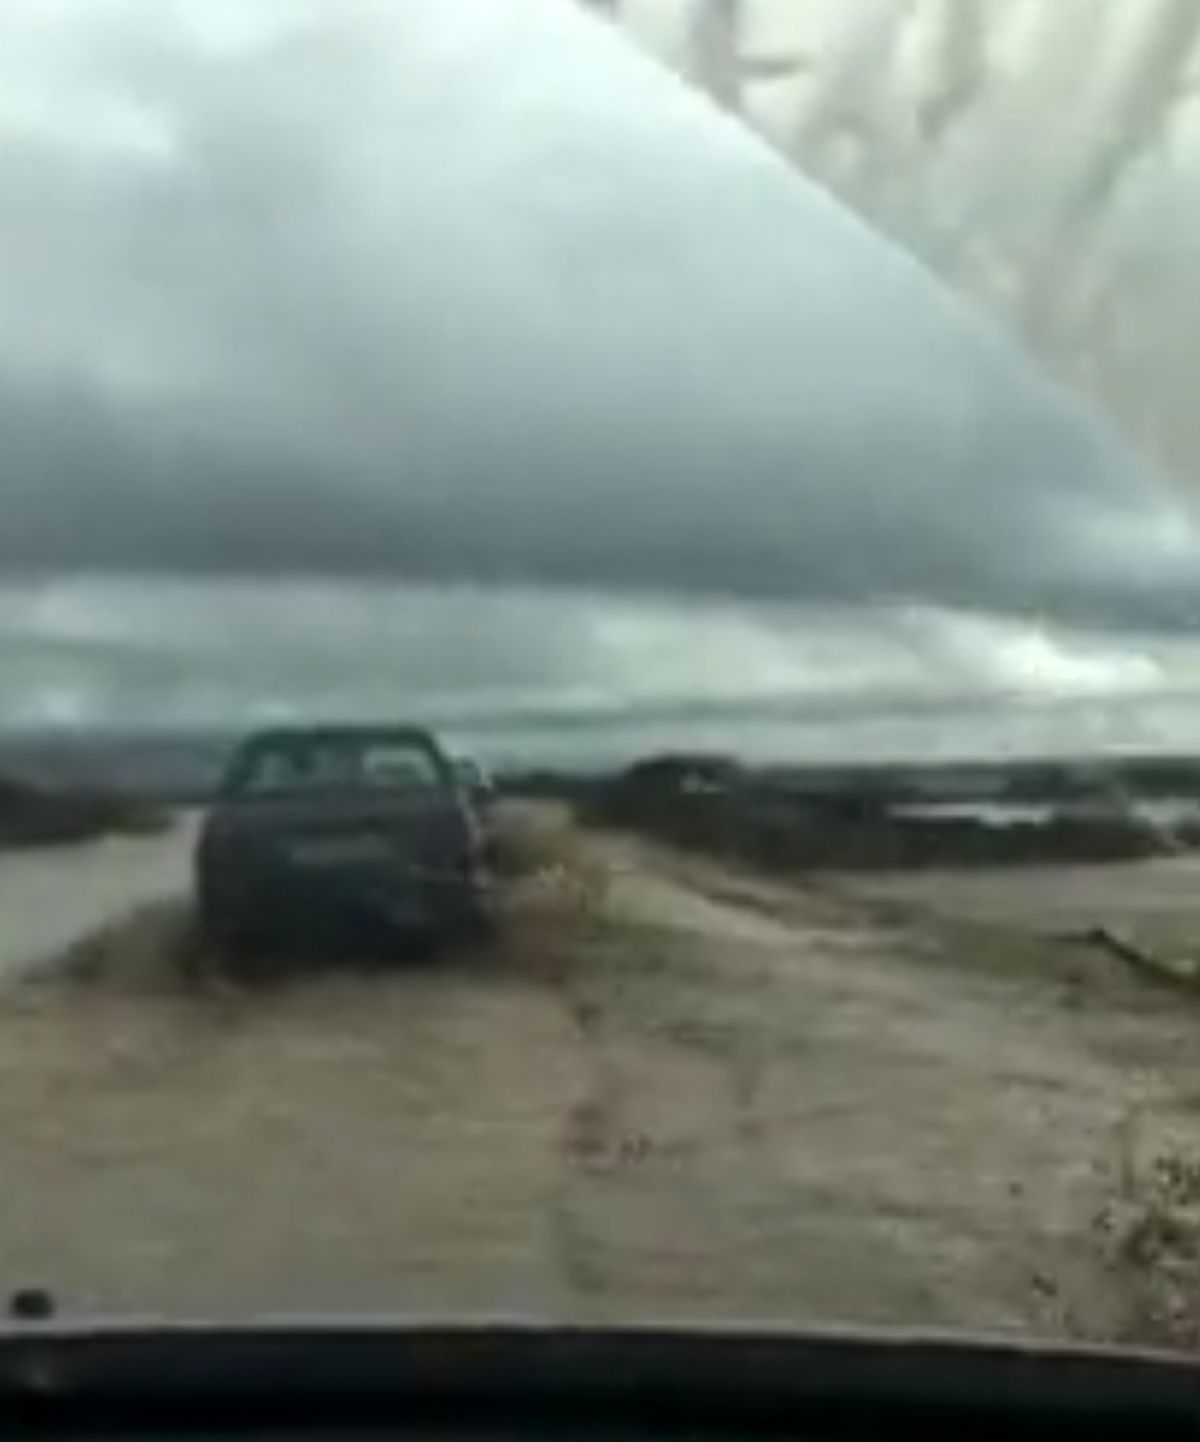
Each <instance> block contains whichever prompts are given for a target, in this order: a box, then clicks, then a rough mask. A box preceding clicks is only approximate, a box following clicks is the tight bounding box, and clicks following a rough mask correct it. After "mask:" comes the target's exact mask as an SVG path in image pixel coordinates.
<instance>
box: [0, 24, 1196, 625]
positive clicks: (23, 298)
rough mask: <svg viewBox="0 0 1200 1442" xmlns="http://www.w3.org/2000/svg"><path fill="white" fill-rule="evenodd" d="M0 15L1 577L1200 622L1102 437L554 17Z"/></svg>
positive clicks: (650, 80)
mask: <svg viewBox="0 0 1200 1442" xmlns="http://www.w3.org/2000/svg"><path fill="white" fill-rule="evenodd" d="M100 9H102V10H103V13H104V17H105V19H104V23H103V24H101V23H100V22H99V20H98V19H97V11H98V10H100ZM6 32H7V34H6ZM0 39H7V40H8V42H9V45H8V46H7V47H6V48H7V50H8V52H9V53H10V54H11V55H12V56H13V57H14V59H13V66H14V71H15V73H16V74H17V75H18V77H19V79H18V81H17V83H16V85H15V89H14V90H13V91H12V93H5V94H0V437H3V444H4V456H5V467H4V473H3V478H2V480H0V487H2V490H0V496H2V500H3V507H4V524H3V527H2V528H0V564H3V565H5V566H8V567H13V568H23V569H27V570H36V569H39V568H44V569H60V568H84V569H93V570H115V571H131V570H133V571H144V572H150V571H154V572H159V573H162V572H167V573H191V574H199V575H204V574H215V575H222V574H242V575H246V576H259V577H261V576H264V575H270V574H279V575H287V574H293V573H309V574H317V575H319V574H326V575H343V576H349V575H359V576H362V575H374V576H379V577H388V578H401V579H409V580H411V579H455V580H462V579H468V580H469V579H475V580H485V581H512V580H514V579H519V580H522V581H534V582H542V583H549V582H555V583H562V584H579V583H582V584H597V585H605V586H614V585H615V586H630V585H641V586H655V587H658V588H668V589H669V588H676V589H690V590H711V591H724V592H732V593H744V594H763V595H786V596H791V597H797V598H813V599H861V598H869V597H873V596H875V597H877V596H881V595H896V594H899V595H906V596H915V597H923V598H929V599H932V600H937V601H942V602H947V603H951V604H959V605H971V606H976V607H992V608H996V609H1023V610H1038V611H1055V610H1057V611H1060V612H1062V613H1064V614H1069V615H1073V616H1077V617H1078V616H1083V617H1087V618H1094V619H1097V620H1101V621H1106V622H1109V623H1113V624H1134V623H1139V624H1140V623H1157V624H1168V623H1175V622H1177V621H1180V620H1185V619H1188V618H1190V616H1191V615H1192V613H1193V600H1194V598H1195V596H1196V595H1197V594H1198V588H1197V584H1196V579H1195V578H1196V574H1197V558H1196V552H1195V550H1194V548H1193V544H1192V539H1191V535H1190V532H1189V531H1188V529H1187V526H1186V523H1185V522H1184V520H1183V519H1182V517H1181V516H1180V515H1179V514H1178V513H1177V512H1176V510H1175V509H1173V506H1172V504H1171V503H1170V502H1169V501H1168V500H1167V499H1166V498H1165V496H1164V495H1163V494H1161V493H1159V492H1158V491H1156V490H1154V489H1152V487H1151V484H1150V482H1149V481H1148V480H1147V479H1146V477H1145V476H1144V475H1143V474H1142V473H1141V472H1140V471H1139V470H1138V469H1137V467H1136V466H1135V465H1134V464H1133V463H1132V462H1131V461H1130V459H1129V458H1128V457H1127V456H1126V455H1124V454H1123V453H1122V452H1121V451H1119V450H1118V449H1117V448H1116V447H1115V445H1114V444H1113V443H1112V442H1111V441H1110V440H1109V439H1108V437H1107V436H1105V435H1103V434H1102V433H1101V432H1100V431H1099V430H1098V429H1097V428H1096V427H1094V426H1093V425H1092V424H1091V423H1090V422H1089V421H1087V420H1086V419H1084V418H1082V417H1081V415H1080V414H1078V413H1076V412H1075V411H1074V410H1073V409H1071V408H1070V407H1069V406H1067V405H1066V404H1065V403H1063V402H1061V401H1060V400H1059V399H1058V398H1057V397H1055V396H1054V395H1052V394H1050V393H1049V392H1048V391H1047V390H1046V389H1045V388H1044V387H1043V386H1042V385H1041V384H1040V383H1039V382H1038V381H1037V380H1036V379H1035V378H1034V377H1033V376H1032V375H1031V374H1030V373H1029V372H1027V370H1026V369H1025V367H1024V366H1023V364H1022V363H1021V361H1020V360H1019V358H1017V357H1016V356H1015V355H1014V354H1013V353H1011V352H1009V351H1008V350H1007V349H1006V348H1005V347H1004V346H1003V345H1002V344H1001V343H1000V342H999V341H997V340H996V339H995V338H993V337H992V336H990V335H988V334H987V333H985V332H984V331H982V330H981V329H980V328H979V327H977V326H976V325H975V324H974V323H973V322H972V321H971V320H969V319H968V318H967V317H966V316H965V315H964V314H963V313H962V312H961V311H960V310H958V309H957V308H956V306H955V305H954V303H953V302H951V301H950V300H948V299H947V298H946V297H944V296H943V295H942V294H941V293H939V292H938V291H936V290H935V289H934V287H933V286H932V285H931V284H930V283H929V282H927V281H926V279H925V278H924V277H923V276H922V275H920V274H919V273H918V272H917V271H916V270H915V269H914V268H912V267H911V266H910V265H909V264H908V263H907V262H906V261H904V260H903V259H901V258H900V257H899V256H897V255H895V254H893V253H890V252H888V251H887V250H885V249H884V247H883V246H882V245H881V244H880V243H878V242H876V241H875V240H874V239H873V238H871V237H870V236H869V235H868V234H866V233H865V232H864V231H862V230H861V229H860V228H858V227H857V226H856V225H855V224H854V223H853V222H851V221H849V220H848V219H846V218H845V217H844V216H842V215H841V214H840V213H839V212H837V211H836V210H835V209H834V208H833V207H832V206H831V205H830V204H829V203H828V202H827V201H826V200H825V199H824V198H823V197H821V196H820V195H819V194H818V193H816V192H815V191H813V190H811V189H809V188H807V187H806V186H805V185H804V183H803V182H802V181H796V180H794V179H793V178H792V177H791V176H790V175H789V174H788V173H787V172H786V171H785V170H784V169H783V168H782V167H781V166H779V165H777V164H776V163H775V162H774V161H773V160H771V159H769V158H768V157H766V156H765V155H760V154H759V153H758V152H757V151H756V150H755V149H754V147H753V144H752V142H750V141H748V140H745V139H743V137H741V136H740V135H739V134H737V133H736V132H735V131H734V130H733V129H732V128H728V127H726V125H725V124H724V123H723V122H722V121H721V120H720V119H718V118H717V117H715V116H710V115H708V114H707V113H706V112H705V111H704V109H703V107H702V106H701V105H700V103H699V102H696V101H694V100H693V99H692V98H691V97H689V96H687V95H685V94H684V93H682V92H681V91H677V90H675V89H673V88H672V86H671V85H670V83H669V82H667V81H665V80H663V79H662V78H661V77H659V76H657V74H656V73H655V72H653V71H652V70H651V69H650V68H649V67H647V68H643V67H642V65H641V63H640V62H638V61H636V60H635V59H633V58H632V57H626V56H625V55H623V54H622V53H621V51H620V49H619V48H618V42H617V41H615V40H614V39H613V38H612V37H610V36H608V35H606V34H605V33H604V32H602V31H600V30H598V29H597V30H595V31H594V32H593V31H592V30H590V29H589V28H588V25H587V22H584V21H581V20H580V19H579V18H578V17H577V16H575V15H573V14H571V13H569V10H568V7H566V6H562V7H559V6H557V5H554V4H550V3H546V4H544V5H541V6H539V5H536V4H529V3H526V0H521V3H516V0H494V3H490V4H481V3H478V0H454V3H450V0H445V3H439V4H438V5H437V6H420V7H416V6H395V5H387V4H384V3H382V0H379V3H374V0H348V3H345V4H339V5H337V6H332V5H327V4H322V5H317V4H310V3H304V0H294V3H289V4H284V3H283V0H238V4H237V5H236V6H230V5H220V4H218V5H212V6H209V5H201V4H195V5H187V4H184V3H167V0H108V3H107V4H106V5H105V6H104V7H98V6H96V5H95V4H94V3H93V0H86V3H85V0H63V3H59V4H56V5H54V6H53V7H44V6H42V5H41V4H40V3H37V0H25V3H11V4H10V5H9V6H8V7H6V9H5V12H4V15H3V16H2V17H0Z"/></svg>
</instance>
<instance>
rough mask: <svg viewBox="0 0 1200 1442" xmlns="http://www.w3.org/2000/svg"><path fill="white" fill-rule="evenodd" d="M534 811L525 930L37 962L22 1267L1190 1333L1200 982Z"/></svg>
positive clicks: (135, 1285) (176, 1294) (99, 1282)
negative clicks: (248, 983)
mask: <svg viewBox="0 0 1200 1442" xmlns="http://www.w3.org/2000/svg"><path fill="white" fill-rule="evenodd" d="M528 819H529V818H527V820H528ZM534 821H535V823H536V825H535V829H536V830H537V832H538V840H537V846H538V848H540V851H539V855H540V857H541V859H542V860H543V861H544V862H546V863H547V866H546V867H545V868H544V869H542V870H540V871H536V872H534V873H532V874H530V875H528V876H526V877H525V878H524V879H523V880H522V881H520V882H519V883H517V884H515V885H514V887H513V891H512V895H511V898H510V912H511V917H510V927H509V940H508V942H507V944H506V945H505V946H504V947H503V948H501V950H500V951H499V952H497V953H492V954H480V955H478V956H473V957H459V958H454V959H448V960H443V961H442V962H440V963H434V964H422V965H419V966H418V965H414V966H412V967H410V968H407V969H405V970H403V971H399V972H392V973H389V974H384V975H355V974H351V975H345V974H343V975H339V976H336V977H324V978H319V977H308V978H304V979H298V980H296V981H293V982H292V983H289V984H287V985H281V986H279V987H276V988H273V989H270V990H267V991H253V992H247V991H237V990H234V991H228V990H226V989H218V990H215V991H212V990H206V991H200V992H196V991H195V990H191V989H188V988H187V987H186V986H184V985H183V984H182V983H181V982H180V981H179V979H178V977H177V976H176V975H175V974H173V973H172V972H171V971H170V970H169V968H165V967H164V968H163V969H161V971H160V972H159V973H158V974H157V978H156V979H155V978H154V977H152V976H148V975H147V974H146V973H145V972H144V971H139V970H135V971H133V972H128V971H125V970H124V969H123V967H122V965H121V964H120V957H119V956H117V955H116V954H115V953H114V955H113V957H110V958H109V960H110V961H113V962H114V964H113V965H111V966H101V967H100V968H99V969H98V971H97V972H96V973H95V975H94V977H93V979H92V980H91V981H89V982H86V983H84V982H78V981H77V982H74V983H65V982H62V981H46V982H44V983H42V984H39V985H36V986H24V987H20V988H17V989H15V990H13V991H12V992H11V994H10V995H9V998H8V1000H7V1002H5V1003H4V1005H3V1009H2V1010H0V1030H2V1032H3V1045H0V1165H2V1167H3V1174H4V1177H5V1186H4V1189H3V1196H2V1197H0V1276H3V1277H4V1278H5V1279H7V1280H8V1281H9V1282H11V1283H12V1284H13V1285H16V1284H21V1283H29V1282H32V1281H39V1282H42V1283H45V1284H48V1285H50V1286H51V1287H53V1288H55V1289H57V1290H58V1291H60V1292H61V1294H62V1297H63V1300H64V1303H65V1305H66V1306H67V1307H69V1308H72V1309H79V1310H83V1311H97V1310H98V1311H106V1312H111V1311H131V1310H132V1311H141V1312H144V1311H156V1310H157V1311H166V1312H169V1313H172V1314H180V1313H197V1312H199V1313H206V1314H219V1315H229V1314H235V1315H241V1314H245V1313H248V1312H259V1311H264V1310H267V1311H291V1310H296V1309H306V1310H312V1309H320V1310H326V1311H328V1310H333V1311H355V1312H361V1311H364V1310H365V1311H376V1312H378V1311H388V1312H394V1311H401V1312H405V1313H414V1312H415V1313H429V1312H438V1313H444V1312H448V1311H449V1312H456V1311H461V1310H463V1309H466V1310H470V1311H472V1312H478V1311H487V1312H493V1313H494V1312H506V1313H511V1312H517V1313H522V1314H537V1315H541V1316H551V1317H559V1318H598V1319H615V1318H624V1317H633V1316H636V1317H676V1318H689V1319H694V1318H709V1319H711V1318H730V1317H734V1318H740V1319H773V1320H789V1321H813V1320H820V1321H823V1322H829V1321H846V1322H860V1323H878V1324H885V1325H902V1326H910V1327H911V1326H920V1327H927V1326H932V1327H939V1328H940V1327H949V1328H959V1327H969V1328H972V1329H984V1330H989V1331H1005V1330H1011V1331H1018V1332H1030V1331H1033V1332H1038V1333H1043V1334H1053V1335H1057V1336H1064V1335H1065V1336H1072V1337H1080V1336H1087V1337H1099V1338H1109V1337H1138V1338H1146V1337H1153V1338H1156V1339H1160V1340H1161V1339H1162V1338H1164V1337H1169V1338H1170V1339H1172V1340H1187V1338H1186V1337H1185V1331H1186V1328H1187V1326H1188V1325H1189V1321H1188V1318H1187V1317H1186V1316H1185V1315H1183V1314H1182V1312H1181V1310H1180V1309H1181V1307H1182V1304H1181V1303H1179V1302H1178V1295H1177V1286H1176V1283H1177V1282H1178V1280H1179V1279H1178V1277H1177V1276H1176V1273H1175V1270H1174V1269H1175V1268H1176V1267H1177V1264H1178V1265H1182V1263H1181V1261H1180V1258H1179V1257H1178V1256H1177V1255H1176V1251H1177V1250H1178V1248H1175V1250H1173V1247H1174V1243H1173V1242H1172V1240H1171V1238H1172V1237H1174V1238H1176V1240H1177V1233H1176V1232H1171V1233H1170V1235H1169V1236H1166V1237H1165V1240H1164V1237H1160V1236H1159V1235H1158V1233H1157V1232H1155V1230H1154V1227H1155V1226H1157V1224H1158V1222H1159V1221H1160V1220H1161V1216H1160V1214H1161V1215H1162V1216H1165V1217H1166V1219H1167V1220H1168V1221H1170V1222H1171V1223H1172V1224H1175V1223H1178V1225H1179V1226H1183V1225H1184V1223H1185V1222H1186V1216H1185V1213H1186V1211H1187V1205H1188V1198H1187V1197H1186V1196H1182V1195H1176V1194H1175V1193H1169V1189H1168V1191H1164V1190H1163V1189H1162V1187H1160V1186H1159V1181H1160V1178H1161V1175H1162V1174H1163V1173H1162V1165H1161V1163H1162V1160H1163V1158H1175V1159H1181V1158H1182V1159H1183V1160H1184V1162H1186V1161H1187V1159H1188V1158H1190V1157H1191V1156H1193V1155H1200V1127H1198V1125H1197V1121H1196V1116H1195V1113H1196V1107H1195V1098H1196V1097H1197V1096H1198V1095H1200V1052H1198V1049H1197V1048H1196V1046H1195V1036H1194V1032H1195V1026H1196V1023H1197V1020H1198V1018H1197V1016H1196V1015H1195V1013H1194V1012H1192V1011H1191V1010H1190V1009H1189V1008H1187V1007H1186V1006H1181V1005H1180V1003H1179V1001H1178V999H1177V998H1175V997H1173V996H1167V995H1164V994H1162V993H1159V992H1157V991H1155V990H1154V989H1153V988H1147V987H1146V986H1145V985H1144V984H1143V983H1142V982H1140V981H1139V980H1138V979H1137V978H1136V977H1132V976H1130V975H1127V974H1125V973H1123V972H1122V971H1121V970H1120V968H1119V967H1117V966H1115V964H1111V963H1107V962H1105V961H1104V959H1102V958H1095V957H1090V956H1084V955H1081V954H1079V953H1077V952H1075V951H1072V950H1071V949H1070V948H1063V947H1061V946H1060V947H1051V946H1049V945H1047V944H1045V943H1041V942H1038V941H1036V940H1032V939H1028V938H1022V937H1020V936H1017V935H1015V934H1009V933H1007V932H1006V933H1004V934H1003V935H1001V934H1000V933H998V932H993V931H990V930H988V929H987V928H985V927H982V926H980V927H978V928H976V929H975V930H973V931H971V932H970V933H969V934H968V933H967V932H964V931H963V930H961V929H958V930H956V929H953V928H952V929H949V930H947V929H945V928H943V927H941V926H940V925H938V924H935V923H934V922H932V921H931V922H929V923H928V924H926V923H923V922H914V920H913V919H912V917H911V916H905V917H904V918H903V919H897V918H895V917H889V916H888V915H887V914H886V908H884V910H883V911H880V909H879V908H878V907H870V906H866V905H860V904H859V903H858V902H857V901H856V900H854V899H853V898H846V897H844V896H840V895H834V894H830V893H829V892H828V891H827V890H824V889H812V890H800V889H795V888H790V887H786V886H774V885H771V884H768V883H765V882H762V881H758V880H754V879H751V878H747V877H740V876H736V875H733V874H731V873H729V872H727V871H725V870H723V869H722V868H720V867H718V866H716V865H715V864H714V865H709V864H707V863H702V862H697V861H693V860H683V859H681V858H678V857H675V856H672V855H670V854H668V853H665V852H661V851H657V850H654V849H652V848H650V847H648V846H645V845H643V844H641V843H637V842H634V841H631V840H626V839H620V838H603V839H601V838H587V837H582V836H580V835H578V834H576V833H574V832H573V831H571V829H570V828H569V827H568V826H567V825H566V823H565V822H564V821H561V820H559V819H556V818H554V817H552V816H551V815H549V814H548V813H545V812H542V813H538V814H537V815H536V817H535V818H534ZM162 921H163V918H161V917H160V918H159V919H158V922H155V923H152V924H160V923H162ZM148 924H150V923H148ZM143 941H144V938H143ZM968 943H969V944H968ZM1156 1188H1157V1190H1156ZM1181 1218H1182V1220H1181Z"/></svg>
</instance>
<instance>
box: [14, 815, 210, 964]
mask: <svg viewBox="0 0 1200 1442" xmlns="http://www.w3.org/2000/svg"><path fill="white" fill-rule="evenodd" d="M195 828H196V822H195V818H194V817H192V816H190V815H181V816H180V817H179V818H178V819H177V820H176V822H175V823H174V825H173V826H172V827H171V828H170V829H169V830H168V831H166V832H165V833H163V834H161V835H154V836H111V837H105V838H103V839H102V840H99V841H85V842H80V843H79V844H77V845H66V846H41V847H33V848H30V849H29V850H0V979H3V978H4V977H6V976H7V977H11V976H12V975H13V974H14V973H16V972H19V971H22V970H26V969H28V968H30V967H37V966H38V965H40V964H41V963H42V962H43V961H45V960H46V959H47V958H51V957H54V956H56V955H58V954H60V953H61V952H62V951H64V950H65V949H66V948H68V947H69V946H71V945H72V944H73V943H74V942H75V941H76V940H78V939H79V938H80V937H84V936H88V935H90V934H91V933H93V932H95V931H98V930H100V929H101V928H103V927H105V926H107V925H110V924H113V923H119V922H121V921H122V919H123V918H124V917H126V916H128V914H129V913H130V911H132V910H134V909H135V908H137V907H139V906H143V905H147V904H153V903H157V902H160V901H161V900H163V899H164V898H169V897H178V898H181V897H184V896H186V894H187V889H188V885H189V883H190V858H191V845H192V839H193V837H194V835H195Z"/></svg>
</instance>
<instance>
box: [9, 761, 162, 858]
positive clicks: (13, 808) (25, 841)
mask: <svg viewBox="0 0 1200 1442" xmlns="http://www.w3.org/2000/svg"><path fill="white" fill-rule="evenodd" d="M164 825H166V816H165V813H163V812H161V811H159V810H157V809H156V808H154V807H151V806H149V805H147V804H146V803H144V802H140V801H134V800H131V799H129V798H127V797H123V796H119V795H117V794H115V793H111V792H104V791H95V790H82V789H80V790H55V789H51V788H49V787H43V786H38V785H34V784H33V783H32V782H28V781H18V780H14V779H12V778H11V777H4V776H0V846H51V845H62V844H66V843H70V842H76V841H90V840H92V839H94V838H96V837H99V836H107V835H112V834H114V833H117V834H119V833H125V834H140V833H144V832H147V831H155V830H158V829H160V828H161V827H163V826H164Z"/></svg>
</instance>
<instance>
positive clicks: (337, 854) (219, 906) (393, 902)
mask: <svg viewBox="0 0 1200 1442" xmlns="http://www.w3.org/2000/svg"><path fill="white" fill-rule="evenodd" d="M196 891H197V906H198V912H199V920H200V924H201V928H202V931H203V933H204V935H205V936H206V938H208V939H209V940H211V941H213V942H214V943H216V945H217V946H218V948H219V949H221V950H222V951H225V952H234V953H237V952H248V951H251V950H256V949H258V948H260V947H261V946H263V945H266V944H269V943H277V942H282V941H288V942H297V941H299V942H304V943H310V944H311V943H320V944H322V945H331V944H339V945H340V944H343V943H347V942H354V943H356V944H357V943H361V942H370V943H379V942H383V943H387V942H394V941H401V940H403V941H414V940H420V941H423V942H429V941H434V940H440V939H450V938H464V939H465V938H468V937H477V936H480V935H482V934H484V933H485V932H486V931H487V930H488V929H489V920H490V914H491V913H490V907H489V888H488V877H487V874H486V867H485V862H484V846H483V837H482V834H481V829H480V826H479V822H478V819H477V817H476V815H475V813H474V810H473V808H472V807H471V805H470V803H469V802H468V801H467V799H466V798H465V797H464V796H463V794H462V789H461V787H460V786H459V785H458V784H457V779H456V777H455V774H454V771H453V768H452V766H451V763H450V762H449V760H448V759H447V757H446V756H445V754H444V753H443V751H442V749H441V748H440V746H439V745H438V743H437V741H436V740H435V739H434V737H433V736H432V735H430V734H429V733H428V732H427V731H424V730H421V729H419V728H417V727H366V726H327V727H313V728H298V727H297V728H289V729H277V730H271V731H264V732H262V733H260V734H258V735H255V736H252V737H251V738H250V739H249V740H247V741H246V742H245V743H244V744H243V745H242V746H241V747H240V748H239V749H238V751H237V753H236V754H235V756H234V758H233V762H232V764H231V765H230V767H229V769H228V771H227V773H226V776H225V779H224V782H223V784H222V785H221V788H220V791H219V793H218V796H217V798H216V801H215V802H214V804H213V806H212V808H211V809H210V811H209V814H208V816H207V818H206V820H205V823H204V827H203V829H202V831H201V835H200V840H199V844H198V847H197V853H196Z"/></svg>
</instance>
